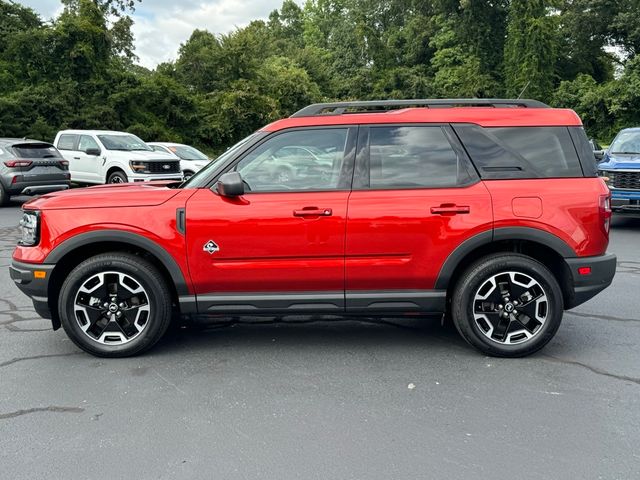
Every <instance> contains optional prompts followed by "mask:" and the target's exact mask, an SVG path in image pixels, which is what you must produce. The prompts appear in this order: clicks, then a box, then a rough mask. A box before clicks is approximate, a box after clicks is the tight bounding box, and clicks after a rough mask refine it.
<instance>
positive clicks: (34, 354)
mask: <svg viewBox="0 0 640 480" xmlns="http://www.w3.org/2000/svg"><path fill="white" fill-rule="evenodd" d="M20 203H21V202H20V201H14V202H13V205H12V206H10V207H8V208H3V209H0V292H1V294H0V478H2V479H5V478H6V479H16V480H17V479H22V478H25V479H26V478H28V479H36V478H47V479H55V478H91V479H102V478H104V479H118V478H136V479H147V478H149V479H151V478H154V479H156V478H220V479H236V478H237V479H243V478H246V479H256V478H269V479H367V480H370V479H404V478H438V479H439V478H446V479H458V478H459V479H463V478H464V479H469V478H474V479H484V478H487V479H488V478H491V479H494V480H497V479H513V478H517V479H541V478H547V479H555V478H557V479H573V478H575V479H592V478H593V479H596V478H597V479H637V478H640V348H639V346H640V248H639V245H640V219H625V218H616V219H614V223H613V230H612V236H611V245H610V250H611V251H613V252H615V253H616V254H617V255H618V261H619V264H618V273H617V276H616V279H615V281H614V284H613V286H612V287H610V288H609V289H608V290H607V291H606V292H605V293H603V294H600V295H599V296H597V297H596V298H595V299H593V300H591V301H590V302H588V303H586V304H584V305H582V306H580V307H578V308H577V309H576V310H575V311H572V312H568V313H567V314H566V315H565V319H564V323H563V325H562V326H561V328H560V331H559V332H558V334H557V336H556V337H555V339H554V340H553V341H552V342H551V344H549V345H548V346H547V347H546V349H544V350H543V351H542V352H540V353H538V354H536V355H534V356H532V357H529V358H526V359H518V360H513V359H504V360H503V359H495V358H488V357H485V356H483V355H480V354H478V353H477V352H476V351H474V350H473V349H471V348H470V347H468V346H467V345H466V344H465V343H464V342H463V341H462V340H461V339H459V338H458V336H457V334H456V333H455V331H454V330H453V329H452V328H442V327H441V326H440V323H439V321H436V320H422V321H419V320H412V321H407V320H403V321H400V320H398V319H385V320H384V321H383V322H379V321H371V322H368V321H364V322H353V321H344V320H342V321H332V322H326V321H323V322H311V321H309V320H308V321H306V322H304V323H288V322H287V323H282V322H277V321H273V320H271V321H268V320H267V321H264V320H258V319H255V318H243V319H241V322H242V323H240V324H233V325H230V324H226V325H221V326H218V328H208V329H205V330H198V329H192V330H182V331H180V332H178V333H177V334H175V335H174V336H172V337H171V338H167V339H166V340H164V341H162V342H161V343H160V344H159V345H158V346H157V347H156V348H154V349H153V350H152V351H151V352H149V353H148V354H146V355H144V356H141V357H136V358H130V359H118V360H104V359H98V358H94V357H92V356H90V355H87V354H85V353H82V352H80V351H79V350H78V349H77V348H76V347H75V346H74V345H73V344H72V343H71V342H70V341H69V340H67V338H66V336H65V334H64V332H63V331H61V330H60V331H58V332H52V331H51V330H50V325H49V322H48V321H47V320H42V319H39V318H38V317H37V316H36V314H35V312H34V311H33V309H32V306H31V303H30V301H29V300H28V299H27V297H25V296H24V295H22V294H21V293H20V292H19V291H18V289H17V288H16V287H15V286H14V285H13V283H12V281H11V280H10V278H9V273H8V269H7V267H8V265H9V263H10V258H11V251H12V249H13V245H14V244H15V241H16V238H17V234H18V229H17V227H16V225H17V222H18V219H19V214H20V210H19V207H20ZM285 320H286V319H285ZM255 322H262V323H263V324H260V325H255V324H251V323H255ZM410 387H413V388H410Z"/></svg>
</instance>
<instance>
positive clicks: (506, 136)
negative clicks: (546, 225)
mask: <svg viewBox="0 0 640 480" xmlns="http://www.w3.org/2000/svg"><path fill="white" fill-rule="evenodd" d="M454 128H455V130H456V133H458V135H459V137H460V139H461V140H462V143H463V144H464V145H465V147H466V148H467V151H468V152H469V156H470V157H471V159H472V160H473V162H474V164H475V165H476V167H477V169H478V171H479V172H480V175H481V177H482V178H486V179H501V178H555V177H582V176H583V171H582V167H581V165H580V160H579V159H578V155H577V153H576V149H575V147H574V144H573V141H572V139H571V135H570V134H569V130H568V129H567V128H566V127H500V128H482V127H479V126H477V125H457V126H455V127H454Z"/></svg>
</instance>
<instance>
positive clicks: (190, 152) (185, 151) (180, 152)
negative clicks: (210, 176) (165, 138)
mask: <svg viewBox="0 0 640 480" xmlns="http://www.w3.org/2000/svg"><path fill="white" fill-rule="evenodd" d="M167 148H168V149H169V150H170V151H171V152H173V153H175V154H176V155H177V156H179V157H180V158H181V159H182V160H209V158H208V157H207V156H206V155H205V154H204V153H202V152H201V151H200V150H196V149H195V148H193V147H190V146H189V145H171V146H169V147H167Z"/></svg>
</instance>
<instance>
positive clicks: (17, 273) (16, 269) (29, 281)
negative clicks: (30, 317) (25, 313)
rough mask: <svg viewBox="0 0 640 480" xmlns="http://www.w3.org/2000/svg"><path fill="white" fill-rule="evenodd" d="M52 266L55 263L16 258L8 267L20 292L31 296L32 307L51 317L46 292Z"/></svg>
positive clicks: (47, 291)
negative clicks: (33, 261)
mask: <svg viewBox="0 0 640 480" xmlns="http://www.w3.org/2000/svg"><path fill="white" fill-rule="evenodd" d="M54 267H55V265H50V264H49V265H48V264H40V263H24V262H18V261H16V260H13V261H12V262H11V266H10V267H9V275H10V277H11V279H12V280H13V281H14V283H15V284H16V286H17V287H18V288H19V289H20V291H21V292H22V293H24V294H25V295H27V296H28V297H29V298H31V301H32V302H33V308H34V309H35V311H36V313H37V314H38V315H40V316H41V317H43V318H52V315H51V309H50V308H49V297H48V293H49V278H50V277H51V272H52V271H53V268H54ZM36 272H38V273H37V274H36ZM54 329H55V325H54Z"/></svg>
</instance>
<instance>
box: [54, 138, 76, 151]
mask: <svg viewBox="0 0 640 480" xmlns="http://www.w3.org/2000/svg"><path fill="white" fill-rule="evenodd" d="M77 137H78V136H77V135H70V134H64V135H60V138H59V139H58V149H59V150H73V149H74V147H75V145H76V138H77Z"/></svg>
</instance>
